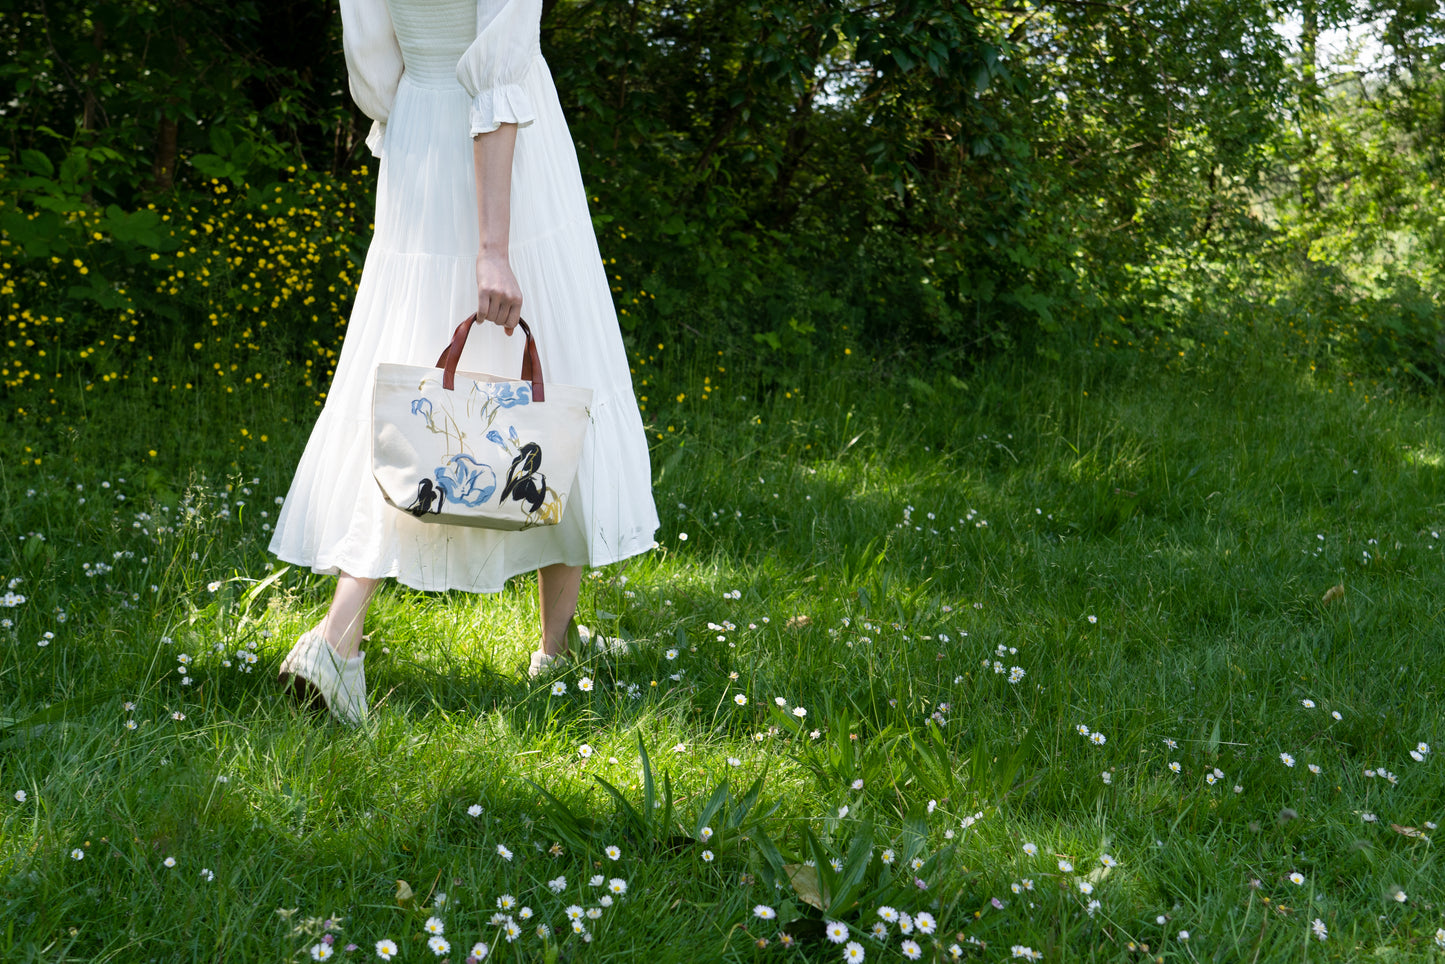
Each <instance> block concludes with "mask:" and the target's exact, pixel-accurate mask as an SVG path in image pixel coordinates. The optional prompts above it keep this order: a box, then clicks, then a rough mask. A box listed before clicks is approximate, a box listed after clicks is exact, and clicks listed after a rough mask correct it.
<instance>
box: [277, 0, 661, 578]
mask: <svg viewBox="0 0 1445 964" xmlns="http://www.w3.org/2000/svg"><path fill="white" fill-rule="evenodd" d="M379 2H380V0H350V2H349V3H344V4H343V13H345V12H346V10H347V7H348V6H351V7H353V8H354V7H355V6H357V4H358V3H370V4H373V5H374V4H376V3H379ZM532 2H533V0H508V2H506V3H501V4H498V3H497V2H496V0H482V7H481V9H480V10H479V9H478V5H477V2H476V0H389V2H387V3H386V4H385V9H384V12H385V13H386V14H387V15H388V17H387V18H386V19H387V20H389V27H390V29H391V30H393V31H394V37H395V41H393V44H394V46H395V47H397V48H399V50H400V52H401V58H402V61H403V63H404V69H403V70H402V72H401V75H400V77H399V78H398V79H396V80H395V82H394V88H395V93H394V96H393V97H392V99H391V100H390V101H389V102H388V103H386V104H384V105H383V107H384V109H380V108H379V109H378V110H377V111H376V112H372V111H370V110H368V113H372V116H374V117H375V116H376V114H377V113H380V114H381V116H380V117H377V118H376V119H377V120H378V122H384V126H378V128H377V131H376V134H377V135H378V141H379V147H380V151H379V153H380V175H379V181H378V184H377V203H376V232H375V235H374V237H373V239H372V243H371V246H370V248H369V249H368V251H367V256H366V264H365V266H364V268H363V270H362V273H361V280H360V283H359V286H358V289H357V292H356V299H355V302H354V305H353V308H352V313H351V319H350V322H349V324H348V326H347V331H346V339H345V342H344V344H343V346H342V350H341V357H340V358H339V360H338V362H337V366H336V372H335V375H334V378H333V381H332V384H331V387H330V390H329V392H328V393H327V396H326V404H325V407H324V408H323V409H322V412H321V416H320V418H319V419H318V420H317V423H316V427H315V428H314V429H313V431H312V434H311V438H310V440H309V442H308V443H307V446H306V450H305V452H304V453H303V455H302V456H301V461H300V463H299V465H298V466H297V469H296V475H295V477H294V479H293V480H292V483H291V489H290V492H289V494H288V495H287V497H286V501H285V503H284V505H283V506H282V509H281V513H280V518H279V520H278V522H277V526H276V533H275V536H274V538H273V539H272V541H271V551H272V552H273V553H274V554H275V555H277V556H278V557H280V558H281V559H283V560H285V561H287V562H291V563H294V564H297V565H302V566H307V567H310V568H311V569H312V570H313V571H315V572H320V573H332V574H334V573H337V572H346V573H349V574H351V575H355V576H365V577H391V578H395V579H397V580H398V581H400V582H402V583H404V584H406V585H408V586H412V587H414V588H417V589H426V590H445V589H463V590H468V591H473V592H495V591H498V590H500V589H501V588H502V586H503V584H504V583H505V582H506V580H507V579H508V578H510V577H511V576H514V575H517V574H518V573H523V572H529V571H531V570H534V569H537V568H539V567H542V566H547V565H552V564H554V563H567V564H571V565H588V564H590V565H604V564H607V563H611V562H616V561H619V560H621V559H625V558H628V557H630V556H633V555H636V554H638V553H641V552H644V551H646V550H647V549H649V548H651V547H652V546H653V545H654V544H655V543H654V534H655V532H656V530H657V525H658V521H657V512H656V508H655V506H654V504H653V499H652V482H651V468H650V465H649V462H648V453H647V440H646V436H645V434H644V431H643V427H642V419H641V416H640V415H639V413H638V409H637V402H636V398H635V396H634V394H633V387H632V379H631V374H630V372H629V369H628V364H627V356H626V352H625V350H624V348H623V345H622V337H621V333H620V331H619V329H618V324H617V316H616V313H615V311H614V309H613V305H612V297H611V289H610V287H609V284H608V280H607V275H606V272H605V270H604V269H603V265H602V259H601V257H600V255H599V253H598V249H597V241H596V238H595V237H594V235H593V233H592V222H591V218H590V216H589V213H588V209H587V198H586V194H585V191H584V189H583V185H582V178H581V174H580V172H579V170H578V166H577V157H576V153H575V150H574V148H573V145H572V140H571V137H570V135H569V133H568V131H567V125H566V121H565V119H564V117H563V114H562V108H561V104H560V103H559V101H558V98H557V92H556V89H555V87H554V86H553V84H552V79H551V74H550V72H549V71H548V69H547V65H546V62H545V61H544V60H543V59H542V57H541V55H540V53H537V52H536V51H535V21H533V22H532V23H531V25H530V27H528V25H527V23H526V18H518V17H516V16H510V18H504V17H502V16H501V14H504V13H507V9H508V8H510V7H512V6H513V5H514V4H518V3H523V4H527V3H532ZM488 5H490V6H492V7H495V8H496V11H495V12H494V16H492V17H490V18H488V10H487V6H488ZM378 19H380V18H378V17H377V15H376V13H375V10H374V9H373V10H372V12H371V15H370V18H369V20H370V22H371V23H375V22H377V20H378ZM355 20H356V17H355V16H353V17H352V19H351V20H344V21H343V23H344V25H345V26H346V29H348V30H350V29H351V27H350V24H351V23H352V22H354V21H355ZM503 23H507V24H510V25H512V26H510V27H509V28H508V29H511V30H516V31H522V33H521V34H519V35H518V36H516V37H514V38H510V39H512V40H514V41H515V43H514V44H511V45H509V44H508V40H509V38H508V37H507V36H499V35H498V30H497V29H495V28H496V27H497V26H499V25H500V24H503ZM518 23H520V24H521V26H520V27H519V26H516V25H517V24H518ZM479 24H480V25H481V29H480V30H479V29H478V27H479ZM489 25H490V26H491V27H492V28H493V29H491V30H490V32H489V31H488V29H487V28H488V26H489ZM353 40H354V41H355V42H354V43H348V48H349V49H351V48H353V47H355V48H360V49H368V48H369V49H378V48H379V49H387V46H386V44H384V43H380V44H378V43H377V42H376V41H375V39H374V38H360V39H358V38H353ZM484 40H485V42H484ZM362 41H365V42H362ZM499 44H500V45H502V46H504V47H506V49H508V50H509V51H511V53H510V54H509V56H510V57H511V60H512V61H514V62H515V63H514V64H513V65H512V66H510V67H509V68H508V69H506V70H500V71H499V70H487V69H484V67H485V65H483V67H478V66H477V65H476V64H475V63H473V64H472V67H471V71H470V77H472V78H480V79H481V80H483V81H485V82H490V83H492V84H493V85H494V86H492V87H487V88H475V89H468V88H469V87H474V86H475V85H473V84H468V85H467V86H464V85H463V83H462V81H460V80H459V79H458V75H459V74H461V75H463V76H467V75H468V72H467V71H465V70H462V69H460V68H459V66H458V65H459V63H462V62H463V61H464V60H466V59H467V58H471V59H473V60H474V59H475V58H477V57H481V56H485V55H486V51H487V50H488V49H493V48H495V47H496V46H497V45H499ZM515 48H526V49H527V50H529V51H530V54H529V56H527V57H525V58H518V57H517V56H516V51H515ZM364 66H365V65H364V63H360V62H358V63H353V58H352V57H351V56H348V67H349V68H350V69H351V70H352V71H353V74H355V73H357V72H358V71H359V70H361V69H363V68H364ZM381 67H382V69H383V70H385V69H389V68H388V67H387V65H386V64H382V65H381ZM362 86H363V89H366V90H371V91H374V90H383V91H384V90H386V89H387V88H388V81H387V80H386V79H385V78H384V77H383V78H382V79H380V80H375V79H372V80H370V81H368V82H365V83H363V84H362ZM356 87H357V80H356V78H355V77H353V89H355V88H356ZM362 106H363V108H364V109H365V108H366V106H367V105H366V104H363V105H362ZM488 110H490V111H492V112H493V114H491V115H487V116H484V114H485V112H486V111H488ZM489 120H496V121H497V122H498V123H519V131H518V135H517V148H516V155H515V159H514V162H513V172H512V199H511V200H512V210H511V225H512V226H511V232H512V233H511V238H510V248H509V250H510V257H511V264H512V270H513V271H514V272H515V273H516V276H517V280H518V282H519V283H520V285H521V288H522V297H523V303H522V314H523V317H525V318H526V319H527V322H528V324H530V325H531V327H532V330H533V332H534V333H535V334H536V337H537V342H538V346H539V349H540V353H541V360H542V371H543V375H544V378H545V379H546V380H547V381H552V382H557V383H561V384H569V385H581V386H586V387H590V388H591V389H592V390H593V392H594V402H593V407H592V425H591V427H590V429H589V431H588V434H587V437H586V440H585V442H584V444H583V448H582V460H581V465H580V467H579V469H578V478H577V482H576V484H575V486H574V487H573V489H572V492H571V495H570V497H569V499H568V503H567V507H566V512H565V514H564V516H563V521H562V522H561V524H560V525H557V526H547V527H541V528H535V529H528V530H525V531H522V532H493V531H489V530H485V529H470V528H462V527H454V526H443V525H436V524H431V523H425V522H421V521H419V520H417V519H415V518H413V517H411V516H410V515H408V514H406V513H405V512H402V511H400V510H398V509H395V508H393V507H391V506H389V505H387V504H386V502H385V501H384V500H383V499H382V497H381V492H380V489H379V488H378V487H377V485H376V482H375V480H374V479H373V478H372V475H371V419H370V413H371V393H372V381H373V377H374V374H375V370H376V366H377V365H378V364H379V363H381V362H399V363H403V364H412V365H432V364H434V363H435V362H436V359H437V356H438V355H439V354H440V352H441V350H442V349H443V348H444V347H445V346H446V344H447V341H448V340H449V338H450V335H451V331H452V329H453V328H454V327H455V326H456V324H457V322H459V321H460V320H461V319H462V318H464V317H466V316H467V315H468V314H470V313H471V312H472V311H474V310H475V309H476V268H475V263H476V252H477V241H478V238H477V223H476V194H475V183H474V175H473V171H472V144H471V133H472V129H473V128H474V127H476V126H478V125H479V124H480V125H481V126H485V124H486V123H487V122H488V121H489ZM521 349H522V338H521V336H520V334H518V335H517V336H515V337H512V338H509V337H507V336H506V334H505V333H504V332H503V331H502V330H501V329H500V328H498V327H497V326H495V325H490V324H483V325H476V326H474V327H473V328H472V334H471V337H470V339H469V341H468V343H467V349H466V352H465V353H464V354H463V357H462V362H461V364H460V365H459V366H458V367H459V368H460V369H461V370H464V371H480V372H488V373H492V374H499V375H507V376H511V377H515V376H516V375H517V374H518V373H519V371H520V366H521Z"/></svg>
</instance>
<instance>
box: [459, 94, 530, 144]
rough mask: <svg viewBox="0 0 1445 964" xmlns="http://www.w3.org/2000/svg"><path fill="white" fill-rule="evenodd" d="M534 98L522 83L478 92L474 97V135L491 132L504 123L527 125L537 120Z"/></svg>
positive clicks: (472, 116) (472, 118)
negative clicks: (523, 87) (528, 93)
mask: <svg viewBox="0 0 1445 964" xmlns="http://www.w3.org/2000/svg"><path fill="white" fill-rule="evenodd" d="M536 118H537V112H536V110H534V109H533V107H532V98H530V97H528V96H527V92H526V91H525V90H523V89H522V86H521V85H520V84H504V85H503V86H501V87H492V88H490V89H488V90H482V91H478V92H477V96H475V97H473V98H472V111H471V120H472V136H473V137H476V136H477V135H478V134H489V133H491V132H492V131H494V130H496V129H497V128H498V127H501V126H502V125H503V124H516V125H517V126H518V127H527V126H528V125H530V124H531V123H532V121H534V120H536Z"/></svg>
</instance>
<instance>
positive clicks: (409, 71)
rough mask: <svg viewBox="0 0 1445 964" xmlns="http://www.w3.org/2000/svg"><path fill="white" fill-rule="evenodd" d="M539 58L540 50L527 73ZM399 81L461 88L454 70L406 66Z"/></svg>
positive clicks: (425, 86)
mask: <svg viewBox="0 0 1445 964" xmlns="http://www.w3.org/2000/svg"><path fill="white" fill-rule="evenodd" d="M540 60H542V52H541V51H540V50H539V51H537V53H536V54H535V55H534V56H533V58H532V60H531V61H530V62H529V63H528V64H527V67H528V73H530V72H531V70H532V68H534V67H535V66H536V64H537V61H540ZM428 66H430V65H428ZM401 83H403V84H407V85H409V86H411V87H416V88H418V89H420V90H442V91H459V90H462V85H461V82H460V81H458V80H457V75H456V71H455V70H431V69H420V68H413V67H410V66H408V67H405V68H404V69H403V70H402V72H401Z"/></svg>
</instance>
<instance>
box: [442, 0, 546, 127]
mask: <svg viewBox="0 0 1445 964" xmlns="http://www.w3.org/2000/svg"><path fill="white" fill-rule="evenodd" d="M497 6H498V4H497V0H479V2H478V4H477V8H478V9H477V24H478V26H479V27H480V30H479V31H478V33H477V39H476V40H474V41H472V45H471V46H470V47H468V48H467V52H466V53H465V54H463V55H462V59H461V60H460V61H458V63H457V80H458V81H460V82H461V85H462V87H464V88H465V89H466V91H467V93H468V94H470V95H471V97H472V110H471V132H472V136H473V137H475V136H476V135H477V134H486V133H487V132H489V131H494V130H496V129H497V128H498V127H500V126H502V125H503V124H516V125H517V126H518V127H526V126H527V125H529V124H531V123H532V121H533V120H534V119H535V118H536V116H537V114H536V110H535V108H534V107H533V105H532V99H531V98H530V97H529V96H527V92H526V90H524V89H523V87H522V77H523V75H524V74H526V72H527V69H528V67H530V66H531V64H532V61H533V60H535V59H536V57H537V56H538V54H540V53H541V42H540V39H539V30H540V25H541V21H542V0H505V3H503V4H502V5H501V9H500V10H498V9H497ZM494 10H495V11H496V12H495V14H493V13H492V11H494Z"/></svg>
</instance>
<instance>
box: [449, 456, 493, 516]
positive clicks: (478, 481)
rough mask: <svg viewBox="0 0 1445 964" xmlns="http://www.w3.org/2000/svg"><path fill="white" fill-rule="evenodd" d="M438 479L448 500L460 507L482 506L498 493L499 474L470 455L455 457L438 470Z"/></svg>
mask: <svg viewBox="0 0 1445 964" xmlns="http://www.w3.org/2000/svg"><path fill="white" fill-rule="evenodd" d="M436 477H437V484H438V485H440V486H441V488H442V491H443V492H445V493H446V497H447V499H448V500H449V501H451V502H455V503H458V504H460V505H469V506H478V505H481V504H482V503H484V502H486V501H487V500H488V499H490V498H491V497H492V493H493V492H495V491H497V473H496V472H494V471H492V467H491V466H490V465H486V464H484V463H482V462H478V461H477V460H476V459H474V458H472V457H471V456H470V455H453V456H452V457H451V460H450V461H449V462H448V463H447V465H443V466H440V467H438V468H437V470H436Z"/></svg>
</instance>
